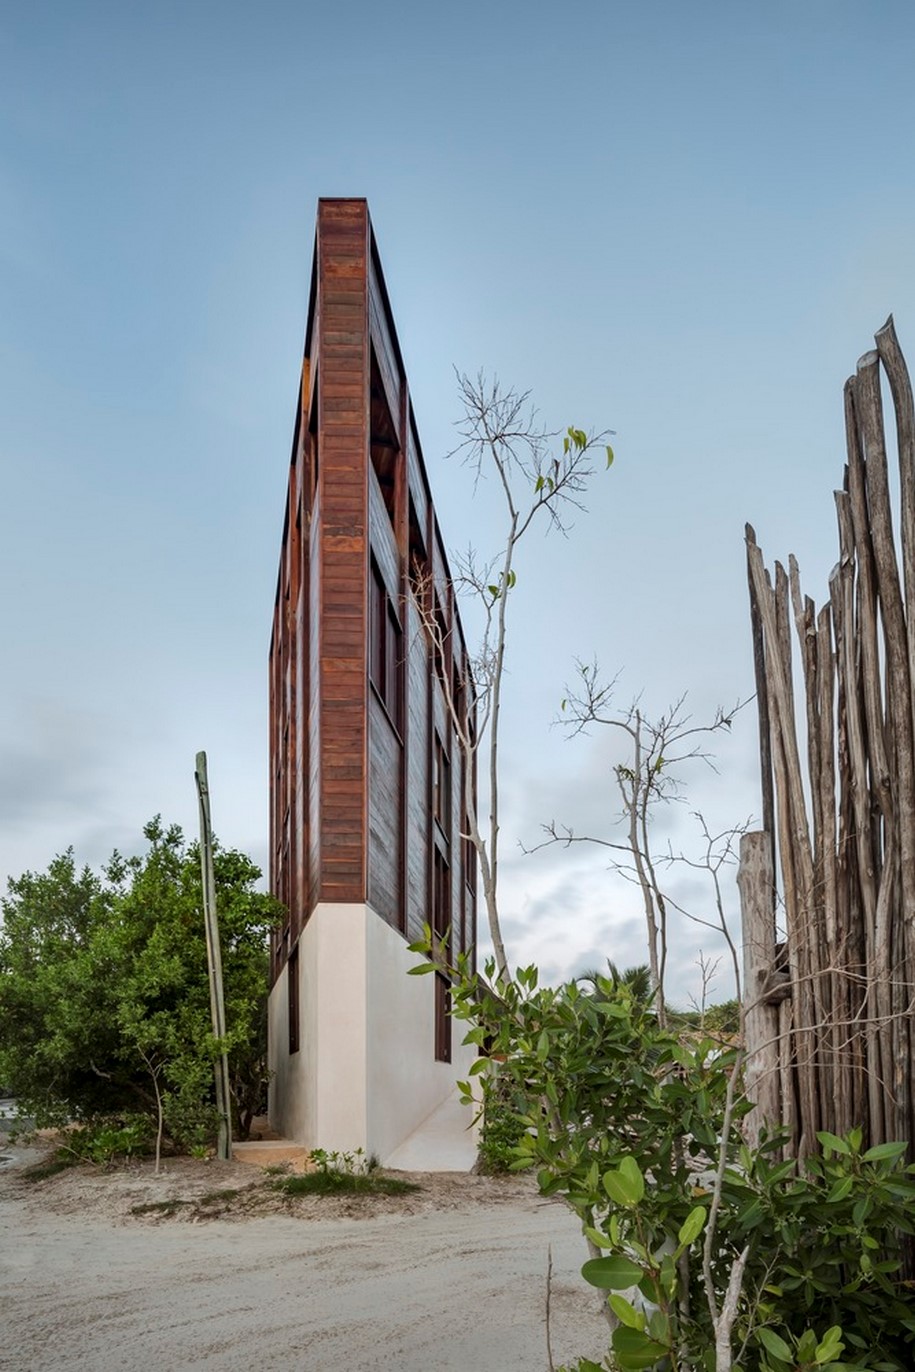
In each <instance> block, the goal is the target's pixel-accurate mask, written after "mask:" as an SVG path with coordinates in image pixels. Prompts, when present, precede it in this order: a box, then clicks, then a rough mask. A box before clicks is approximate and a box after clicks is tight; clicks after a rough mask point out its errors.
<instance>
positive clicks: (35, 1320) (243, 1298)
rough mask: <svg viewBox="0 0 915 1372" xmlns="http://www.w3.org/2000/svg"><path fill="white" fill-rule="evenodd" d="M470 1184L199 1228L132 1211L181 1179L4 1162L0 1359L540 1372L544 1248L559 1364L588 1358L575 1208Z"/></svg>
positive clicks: (594, 1338) (601, 1330)
mask: <svg viewBox="0 0 915 1372" xmlns="http://www.w3.org/2000/svg"><path fill="white" fill-rule="evenodd" d="M7 1152H9V1150H7ZM16 1161H21V1159H17V1160H16ZM199 1166H200V1165H199V1164H197V1167H198V1170H199ZM218 1166H219V1167H220V1168H223V1169H227V1168H230V1167H231V1166H232V1165H231V1164H218ZM241 1170H242V1171H245V1169H241ZM238 1172H239V1168H238V1167H237V1166H235V1168H234V1172H233V1174H232V1179H233V1180H235V1178H236V1176H237V1174H238ZM225 1175H229V1174H228V1173H226V1174H225ZM249 1176H250V1173H249V1172H246V1179H247V1178H248V1177H249ZM220 1179H221V1180H222V1181H223V1182H224V1176H223V1177H221V1178H220ZM205 1180H206V1182H207V1183H208V1184H210V1185H212V1181H213V1174H212V1173H209V1174H207V1175H206V1178H205ZM477 1181H479V1182H480V1183H482V1184H483V1185H484V1187H485V1185H486V1182H487V1179H485V1178H481V1179H466V1178H460V1179H457V1180H456V1182H455V1185H454V1186H453V1187H450V1188H448V1187H447V1186H446V1187H445V1190H444V1191H443V1192H442V1193H441V1194H442V1195H444V1196H446V1197H447V1199H446V1200H445V1201H444V1204H446V1205H447V1207H448V1208H446V1209H441V1208H435V1195H434V1194H433V1195H432V1196H429V1195H426V1197H425V1199H424V1200H423V1202H422V1205H423V1206H425V1207H426V1208H420V1209H419V1210H418V1212H417V1213H406V1214H404V1213H396V1212H394V1213H381V1214H374V1215H372V1216H371V1217H369V1218H360V1219H357V1218H348V1217H339V1218H332V1219H325V1218H315V1214H316V1213H318V1212H316V1211H315V1209H314V1208H311V1209H308V1208H306V1209H305V1210H300V1211H299V1212H297V1213H295V1214H292V1213H285V1214H280V1213H276V1214H266V1215H264V1214H261V1215H257V1214H254V1215H244V1214H242V1215H238V1214H235V1215H230V1214H227V1215H226V1216H224V1217H222V1218H216V1219H213V1220H207V1221H205V1222H199V1223H194V1222H191V1221H190V1220H188V1219H187V1218H181V1217H175V1218H169V1219H156V1220H151V1219H149V1218H146V1217H142V1218H141V1217H138V1216H135V1215H132V1214H131V1213H130V1206H131V1204H132V1203H136V1202H135V1198H136V1197H137V1196H141V1197H142V1196H149V1195H151V1194H155V1195H160V1194H165V1193H166V1192H165V1191H164V1190H163V1188H166V1189H167V1188H168V1187H171V1190H172V1193H173V1194H177V1193H178V1192H179V1191H180V1193H181V1194H188V1193H189V1191H190V1190H192V1189H193V1186H194V1185H195V1184H197V1183H196V1182H195V1181H194V1180H193V1179H192V1177H191V1176H190V1174H188V1175H187V1176H180V1175H178V1176H175V1175H172V1176H171V1177H170V1178H169V1179H167V1180H165V1181H160V1180H159V1179H156V1180H155V1182H153V1181H152V1179H151V1178H150V1177H149V1175H148V1170H147V1173H144V1174H143V1176H142V1177H138V1176H136V1175H134V1177H133V1178H132V1179H131V1180H130V1181H128V1182H125V1181H124V1179H123V1178H120V1179H115V1180H114V1182H113V1183H112V1180H111V1179H110V1178H105V1177H104V1176H99V1175H97V1174H89V1175H84V1176H83V1178H82V1179H80V1178H79V1177H73V1176H70V1175H66V1176H65V1177H64V1178H63V1179H60V1178H52V1179H51V1180H50V1181H49V1182H47V1183H42V1184H41V1185H40V1186H37V1187H36V1186H34V1185H32V1186H28V1185H27V1184H26V1183H24V1182H22V1180H21V1178H20V1176H19V1167H17V1166H15V1165H10V1164H7V1165H6V1167H5V1168H3V1169H2V1170H0V1367H2V1368H9V1369H15V1370H16V1372H32V1369H36V1372H37V1370H38V1369H40V1370H41V1372H63V1369H64V1368H66V1369H68V1372H70V1370H71V1369H73V1368H78V1369H80V1372H147V1369H149V1372H152V1370H153V1369H156V1372H177V1370H179V1369H184V1368H194V1369H212V1372H235V1370H236V1369H238V1372H241V1369H245V1372H254V1369H259V1370H260V1369H262V1370H263V1372H332V1370H333V1372H336V1370H337V1369H341V1370H343V1369H345V1370H346V1372H375V1369H382V1368H384V1369H392V1372H439V1369H440V1370H441V1372H449V1370H450V1369H454V1370H455V1372H458V1370H460V1372H514V1369H519V1372H520V1369H525V1372H541V1370H542V1369H546V1368H547V1366H548V1363H547V1354H546V1340H545V1329H544V1291H545V1276H546V1268H547V1251H548V1249H550V1248H551V1249H552V1259H553V1282H552V1313H551V1333H552V1346H553V1357H554V1360H555V1362H556V1364H557V1365H558V1364H560V1363H561V1362H563V1361H566V1360H571V1359H572V1358H573V1357H574V1356H577V1355H581V1354H585V1355H588V1356H591V1357H596V1356H598V1355H599V1354H600V1351H601V1350H602V1348H603V1349H605V1348H606V1326H605V1325H604V1323H603V1321H602V1319H601V1317H600V1315H599V1313H598V1312H597V1309H596V1302H595V1294H596V1293H594V1292H591V1291H589V1290H588V1288H587V1287H585V1286H584V1284H583V1283H582V1281H581V1278H580V1276H579V1269H580V1266H581V1263H582V1261H583V1260H584V1258H585V1257H586V1256H587V1255H586V1253H585V1250H584V1243H583V1240H582V1237H581V1234H580V1232H579V1230H578V1226H577V1223H576V1221H575V1219H574V1217H573V1216H572V1215H571V1214H570V1213H569V1212H568V1211H567V1210H566V1209H565V1208H564V1207H563V1206H562V1205H561V1204H559V1203H556V1202H544V1201H543V1200H541V1199H540V1198H539V1197H538V1196H537V1195H536V1194H535V1193H534V1192H532V1191H531V1190H530V1189H529V1188H524V1187H519V1186H518V1185H517V1183H510V1184H509V1191H508V1198H507V1199H504V1200H501V1201H500V1202H499V1203H496V1204H492V1203H490V1202H489V1200H488V1198H487V1197H488V1193H487V1192H485V1191H484V1193H483V1195H482V1198H481V1196H480V1194H479V1193H477V1192H475V1191H474V1183H475V1182H477ZM202 1184H203V1182H201V1183H200V1185H202ZM235 1184H237V1181H236V1182H235ZM490 1185H491V1183H490ZM176 1188H177V1190H176ZM512 1188H514V1189H512ZM198 1190H199V1187H198ZM309 1204H310V1205H311V1206H312V1207H314V1203H313V1202H311V1203H309Z"/></svg>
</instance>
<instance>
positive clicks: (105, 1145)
mask: <svg viewBox="0 0 915 1372" xmlns="http://www.w3.org/2000/svg"><path fill="white" fill-rule="evenodd" d="M152 1143H153V1129H152V1124H151V1122H150V1120H149V1118H148V1116H146V1115H106V1116H101V1117H100V1118H98V1119H92V1120H89V1121H88V1122H87V1123H86V1124H85V1125H84V1126H83V1127H82V1128H81V1129H74V1130H73V1132H72V1133H71V1134H69V1135H68V1136H67V1142H66V1143H65V1144H64V1145H62V1148H61V1150H60V1151H61V1152H67V1153H71V1154H72V1155H73V1157H74V1158H75V1159H76V1160H77V1161H79V1162H92V1163H95V1164H96V1166H99V1167H101V1166H107V1165H108V1164H110V1163H112V1162H114V1160H115V1158H132V1157H136V1156H138V1155H142V1154H145V1153H149V1152H151V1151H152Z"/></svg>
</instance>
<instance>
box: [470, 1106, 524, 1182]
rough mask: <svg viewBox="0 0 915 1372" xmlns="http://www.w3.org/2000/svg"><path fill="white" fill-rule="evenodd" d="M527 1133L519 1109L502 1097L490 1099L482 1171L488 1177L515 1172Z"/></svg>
mask: <svg viewBox="0 0 915 1372" xmlns="http://www.w3.org/2000/svg"><path fill="white" fill-rule="evenodd" d="M524 1132H525V1126H524V1124H523V1123H522V1121H521V1119H520V1118H519V1111H518V1109H513V1108H512V1107H511V1106H510V1105H509V1104H507V1102H505V1101H503V1100H500V1099H498V1097H490V1098H489V1099H487V1101H486V1106H485V1110H484V1114H483V1127H482V1129H481V1130H480V1160H479V1170H480V1171H481V1172H483V1173H484V1174H486V1175H500V1174H503V1173H505V1172H510V1171H512V1170H513V1165H517V1162H518V1157H519V1154H518V1144H519V1143H520V1141H521V1136H522V1135H523V1134H524Z"/></svg>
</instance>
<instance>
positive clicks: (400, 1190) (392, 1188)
mask: <svg viewBox="0 0 915 1372" xmlns="http://www.w3.org/2000/svg"><path fill="white" fill-rule="evenodd" d="M268 1185H269V1186H270V1188H271V1189H272V1190H274V1191H281V1192H282V1193H283V1195H284V1196H348V1195H358V1196H405V1195H407V1194H408V1193H409V1192H410V1191H421V1190H422V1187H421V1186H418V1185H417V1184H416V1182H414V1181H401V1179H400V1178H399V1177H379V1176H378V1175H377V1174H376V1173H374V1172H372V1173H369V1174H364V1173H362V1174H356V1175H353V1174H352V1173H348V1172H335V1171H333V1170H327V1171H320V1172H306V1173H305V1174H304V1175H298V1176H294V1177H278V1178H277V1179H276V1181H271V1182H268Z"/></svg>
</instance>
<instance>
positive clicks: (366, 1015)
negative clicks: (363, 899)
mask: <svg viewBox="0 0 915 1372" xmlns="http://www.w3.org/2000/svg"><path fill="white" fill-rule="evenodd" d="M417 960H418V959H417V955H416V954H415V953H411V952H410V951H409V950H408V948H407V945H406V942H405V941H404V939H403V937H402V936H401V935H400V934H399V933H397V931H396V930H394V929H392V928H391V927H390V925H388V924H386V923H385V921H384V920H383V919H381V918H380V917H379V916H378V915H376V914H375V912H374V911H373V910H372V909H371V908H370V907H369V906H367V905H330V904H321V905H318V906H317V907H316V909H315V910H314V913H313V914H312V916H311V919H310V920H309V921H308V923H307V925H306V926H305V929H304V930H303V932H302V936H301V938H300V939H299V977H300V986H299V1007H300V1032H299V1043H300V1048H299V1051H298V1052H297V1053H294V1054H293V1055H292V1056H291V1057H290V1055H289V1051H288V1046H289V1033H288V1018H287V1015H288V1009H287V1007H288V990H287V980H286V977H287V972H286V970H284V971H283V973H282V974H281V976H280V977H279V978H278V979H277V983H276V985H275V986H274V988H273V991H272V992H271V995H270V1003H269V1012H268V1014H269V1034H270V1040H269V1042H270V1047H269V1061H270V1069H271V1071H272V1072H273V1073H274V1074H275V1075H274V1077H273V1079H272V1081H271V1087H270V1119H271V1123H272V1124H273V1127H274V1128H275V1129H276V1130H277V1131H278V1132H279V1133H281V1134H282V1135H283V1136H284V1137H286V1138H289V1139H292V1140H294V1141H295V1142H297V1143H302V1144H304V1145H305V1147H306V1148H318V1147H320V1148H327V1149H329V1150H332V1149H337V1150H341V1151H350V1150H352V1149H354V1148H364V1149H365V1151H366V1153H367V1154H372V1153H374V1154H375V1155H376V1156H377V1157H378V1158H379V1160H380V1161H381V1162H382V1163H384V1161H385V1160H386V1158H387V1157H389V1156H390V1154H391V1153H392V1152H393V1151H394V1149H396V1148H397V1147H398V1145H399V1144H401V1143H403V1142H404V1140H405V1139H407V1138H408V1137H409V1136H410V1135H411V1134H412V1133H413V1132H414V1131H415V1130H416V1128H417V1126H419V1125H420V1124H422V1122H423V1121H424V1120H425V1119H427V1117H428V1116H429V1115H431V1114H432V1113H433V1111H435V1110H436V1109H437V1108H438V1107H439V1106H440V1105H441V1104H442V1103H443V1102H444V1101H445V1100H446V1099H447V1098H448V1097H449V1095H451V1093H452V1092H453V1090H454V1083H455V1082H456V1081H457V1080H459V1079H461V1078H465V1079H466V1077H467V1074H468V1072H469V1070H470V1066H471V1063H472V1062H473V1060H474V1057H475V1056H476V1050H475V1049H474V1048H472V1047H471V1048H464V1047H462V1046H461V1044H460V1040H461V1038H462V1037H463V1026H462V1025H461V1024H460V1023H458V1024H455V1025H453V1026H452V1061H451V1062H450V1063H443V1062H436V1061H435V1058H434V1043H435V1027H434V994H435V990H434V980H435V979H434V977H432V976H423V977H411V976H408V975H407V972H408V969H409V968H410V967H413V966H415V965H416V962H417ZM469 1119H470V1116H469V1113H468V1118H467V1120H466V1121H463V1122H462V1124H461V1127H462V1128H463V1127H464V1126H465V1125H466V1124H467V1123H468V1122H469Z"/></svg>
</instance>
